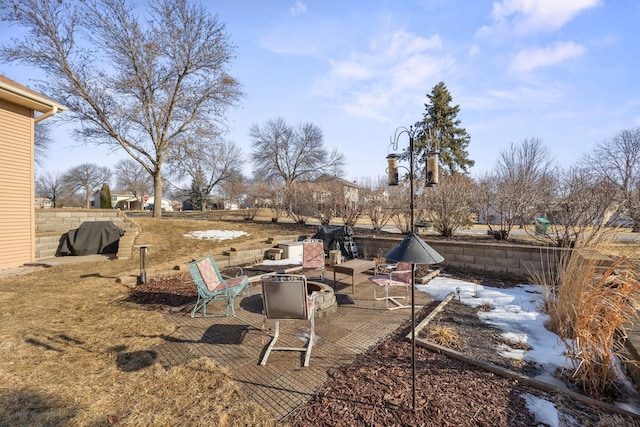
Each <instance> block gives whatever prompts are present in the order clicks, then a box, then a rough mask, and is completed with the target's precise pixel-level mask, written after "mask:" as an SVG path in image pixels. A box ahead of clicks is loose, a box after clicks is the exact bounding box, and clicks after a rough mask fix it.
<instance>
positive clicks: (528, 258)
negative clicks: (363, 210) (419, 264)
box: [355, 236, 570, 280]
mask: <svg viewBox="0 0 640 427" xmlns="http://www.w3.org/2000/svg"><path fill="white" fill-rule="evenodd" d="M402 238H403V236H398V237H386V236H385V237H377V236H370V237H363V236H355V241H356V244H357V245H358V250H359V252H360V253H361V254H364V256H365V257H367V258H371V257H378V256H384V254H385V253H387V252H388V251H389V250H391V249H392V248H393V247H394V246H396V245H397V244H398V243H399V242H400V241H401V240H402ZM424 240H425V242H427V244H429V246H431V247H432V248H433V249H435V250H436V251H437V252H438V253H440V255H442V256H443V257H444V263H443V264H444V265H445V266H447V267H451V268H456V269H460V270H465V271H473V272H477V273H483V274H491V275H497V276H503V277H509V278H513V279H518V280H526V279H528V277H529V276H530V275H531V274H532V273H533V272H536V273H539V272H544V271H548V269H549V268H551V267H553V266H555V264H556V263H557V261H558V259H559V257H560V256H561V254H562V252H563V251H568V250H570V249H564V248H552V247H536V246H526V245H509V244H505V243H500V244H497V243H496V244H493V243H473V242H468V241H464V242H462V241H453V240H452V241H444V240H429V239H424Z"/></svg>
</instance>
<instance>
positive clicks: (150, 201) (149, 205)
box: [142, 196, 173, 212]
mask: <svg viewBox="0 0 640 427" xmlns="http://www.w3.org/2000/svg"><path fill="white" fill-rule="evenodd" d="M154 204H155V197H154V196H150V197H149V198H147V200H146V201H145V202H144V205H143V206H142V209H144V210H153V206H154ZM160 208H161V209H162V210H163V211H165V212H172V211H173V202H171V200H167V199H162V205H161V206H160Z"/></svg>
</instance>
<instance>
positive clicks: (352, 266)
mask: <svg viewBox="0 0 640 427" xmlns="http://www.w3.org/2000/svg"><path fill="white" fill-rule="evenodd" d="M375 268H376V263H375V261H373V260H366V259H350V260H349V261H345V262H343V263H340V264H336V265H334V266H333V288H334V289H335V287H336V273H340V274H346V275H347V276H351V292H352V293H353V294H355V293H356V283H355V277H356V274H358V273H362V272H364V271H367V270H373V269H375Z"/></svg>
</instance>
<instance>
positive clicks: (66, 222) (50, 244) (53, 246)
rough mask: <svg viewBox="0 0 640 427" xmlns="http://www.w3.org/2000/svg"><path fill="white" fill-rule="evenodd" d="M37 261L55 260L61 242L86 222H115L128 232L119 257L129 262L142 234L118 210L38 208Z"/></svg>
mask: <svg viewBox="0 0 640 427" xmlns="http://www.w3.org/2000/svg"><path fill="white" fill-rule="evenodd" d="M35 212H36V217H35V221H36V254H35V255H36V259H43V258H49V257H53V256H55V254H56V250H57V249H58V245H59V244H60V239H61V238H62V237H63V235H64V234H65V233H67V232H68V231H69V230H73V229H75V228H78V227H80V224H82V223H83V222H92V221H111V222H113V223H114V224H115V225H117V226H118V227H120V228H121V229H123V230H124V231H125V235H124V236H122V237H121V238H120V243H119V245H118V247H119V250H118V254H117V256H118V258H120V259H127V258H128V257H129V256H130V255H131V247H132V245H133V242H134V239H135V237H136V236H137V235H138V227H137V225H136V224H135V222H133V221H131V220H130V219H128V218H126V216H125V215H124V213H123V212H122V211H119V210H115V209H36V211H35Z"/></svg>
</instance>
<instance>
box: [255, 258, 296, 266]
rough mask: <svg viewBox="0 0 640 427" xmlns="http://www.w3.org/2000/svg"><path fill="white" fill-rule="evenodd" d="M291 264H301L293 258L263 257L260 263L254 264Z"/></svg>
mask: <svg viewBox="0 0 640 427" xmlns="http://www.w3.org/2000/svg"><path fill="white" fill-rule="evenodd" d="M293 264H302V263H301V262H300V260H295V259H293V258H285V259H265V260H263V261H262V262H261V263H260V264H256V265H293Z"/></svg>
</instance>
